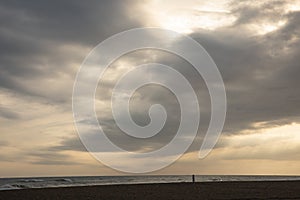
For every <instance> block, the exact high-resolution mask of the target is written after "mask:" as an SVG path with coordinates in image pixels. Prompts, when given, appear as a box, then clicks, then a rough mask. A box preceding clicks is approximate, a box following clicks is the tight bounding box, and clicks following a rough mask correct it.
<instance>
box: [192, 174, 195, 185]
mask: <svg viewBox="0 0 300 200" xmlns="http://www.w3.org/2000/svg"><path fill="white" fill-rule="evenodd" d="M192 179H193V183H195V175H194V174H193V175H192Z"/></svg>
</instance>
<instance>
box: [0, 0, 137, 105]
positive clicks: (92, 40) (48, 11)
mask: <svg viewBox="0 0 300 200" xmlns="http://www.w3.org/2000/svg"><path fill="white" fill-rule="evenodd" d="M127 4H128V2H127V1H88V2H85V1H1V2H0V26H1V29H0V71H1V72H0V87H4V88H8V89H11V90H14V91H16V92H19V93H24V94H28V95H31V96H39V97H45V98H47V99H48V100H49V101H69V100H70V97H69V96H70V93H68V92H67V93H66V95H65V96H64V97H62V96H60V95H58V94H56V93H53V94H48V95H47V94H45V93H43V92H41V91H37V90H36V89H35V88H33V87H32V86H31V85H30V84H26V83H24V82H26V81H28V80H35V82H36V83H38V82H40V85H41V87H44V85H43V84H44V83H43V81H45V80H47V79H53V80H55V79H57V80H61V79H63V78H64V76H71V77H70V79H74V77H75V70H76V69H77V68H78V67H79V64H80V63H81V62H82V60H83V59H84V56H85V55H86V54H87V53H88V52H85V53H83V54H82V55H81V54H79V55H78V54H74V53H73V52H71V53H70V52H69V51H70V49H71V50H72V48H80V47H88V48H91V47H93V46H95V45H96V44H97V43H99V42H101V41H103V40H104V39H106V38H107V37H109V36H111V35H112V34H114V33H117V32H120V31H123V30H126V29H128V28H133V27H136V26H138V24H137V22H136V21H135V19H133V18H130V15H128V7H127ZM66 45H70V46H71V47H70V48H69V49H63V47H64V46H66ZM72 45H73V46H74V47H72ZM72 53H73V54H72ZM72 63H76V64H77V65H78V66H76V65H75V66H74V64H73V66H71V65H72ZM72 70H73V71H72ZM67 81H68V82H70V85H71V84H72V83H71V81H72V80H67ZM56 90H60V88H56ZM57 98H58V99H57Z"/></svg>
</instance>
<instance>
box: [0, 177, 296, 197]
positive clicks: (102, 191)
mask: <svg viewBox="0 0 300 200" xmlns="http://www.w3.org/2000/svg"><path fill="white" fill-rule="evenodd" d="M0 199H1V200H2V199H3V200H4V199H7V200H10V199H24V200H27V199H28V200H29V199H30V200H36V199H43V200H48V199H57V200H58V199H64V200H69V199H72V200H73V199H79V200H81V199H82V200H88V199H107V200H109V199H143V200H147V199H197V200H199V199H299V200H300V181H263V182H204V183H161V184H135V185H106V186H85V187H68V188H44V189H24V190H10V191H0Z"/></svg>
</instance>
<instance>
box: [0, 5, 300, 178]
mask: <svg viewBox="0 0 300 200" xmlns="http://www.w3.org/2000/svg"><path fill="white" fill-rule="evenodd" d="M143 27H159V28H165V29H170V30H173V31H176V32H179V33H181V34H184V35H187V36H190V37H191V38H193V39H194V40H196V41H197V42H199V43H200V44H201V45H202V46H203V47H204V48H205V49H206V51H207V52H208V53H209V55H210V56H211V57H212V58H213V60H214V62H215V63H216V65H217V66H218V69H219V71H220V73H221V75H222V78H223V81H224V85H225V88H226V94H227V115H226V121H225V125H224V128H223V132H222V134H221V137H220V138H219V140H218V143H217V144H216V146H215V148H214V150H213V151H212V152H211V153H210V154H209V155H208V156H207V157H205V158H204V159H198V156H197V155H198V150H199V147H200V146H201V141H202V140H203V137H204V133H205V131H206V130H207V127H208V124H209V119H210V99H209V94H208V91H207V88H206V86H205V83H204V81H203V80H202V78H201V76H200V75H199V74H196V73H194V72H195V71H193V69H192V67H191V66H190V64H189V63H188V62H187V61H185V60H183V59H182V58H179V57H178V56H176V55H173V54H171V53H168V52H163V51H159V50H151V49H148V50H140V51H135V52H131V53H129V54H127V55H124V56H122V57H120V58H119V59H118V60H116V61H115V62H114V63H112V65H111V67H110V68H109V69H108V70H107V71H106V72H105V73H106V76H105V78H104V80H101V81H102V82H101V83H102V84H99V85H98V88H97V91H96V99H97V101H96V113H97V115H98V120H99V121H101V122H102V123H103V124H104V125H103V127H104V131H106V134H107V137H108V138H110V139H111V140H112V141H113V142H114V143H115V144H117V145H118V146H119V147H121V148H123V149H125V150H128V151H134V152H135V151H136V152H140V151H153V150H155V149H158V148H161V147H163V146H164V145H165V144H166V143H168V142H169V141H170V140H171V139H172V137H173V136H174V133H175V132H176V129H177V128H178V124H179V119H180V110H178V109H179V108H178V102H177V100H176V98H175V97H174V95H173V94H172V93H171V92H170V91H168V90H167V89H166V88H163V87H158V86H145V87H142V88H140V89H139V90H137V91H136V93H135V94H134V96H133V98H132V100H131V104H130V106H131V107H130V108H131V115H132V118H133V120H134V121H135V122H136V123H137V124H140V125H147V123H149V116H148V113H147V110H148V109H149V107H150V106H151V105H152V104H154V103H160V104H161V105H163V106H164V107H165V109H166V111H167V112H168V116H172V117H170V118H169V119H168V120H167V121H166V127H164V129H163V130H162V132H161V133H159V134H158V135H157V136H155V137H153V138H150V139H147V140H137V139H132V138H130V137H128V136H126V135H124V134H122V133H121V132H120V130H119V129H118V128H117V127H116V124H115V122H114V120H113V116H112V114H111V105H110V98H111V90H112V88H113V85H114V84H115V83H116V81H117V80H118V79H119V78H120V76H122V74H123V73H124V72H126V71H128V70H129V69H132V68H133V67H134V66H137V65H140V64H144V63H149V62H156V63H162V64H165V65H168V66H172V67H173V68H174V69H176V70H178V71H179V72H180V73H182V74H184V76H185V77H187V79H188V80H189V81H190V83H191V85H192V86H193V88H194V89H195V91H196V93H197V97H198V99H200V100H199V107H200V110H201V121H200V126H199V130H198V134H197V137H196V139H195V140H194V142H193V144H192V145H191V147H190V148H189V149H188V150H187V151H186V153H185V154H184V155H183V156H182V157H181V158H180V159H179V160H177V161H176V162H175V163H173V164H172V165H170V166H168V167H166V168H164V169H161V170H158V171H155V172H153V173H150V174H253V175H258V174H271V175H279V174H280V175H300V115H299V113H300V90H299V85H300V79H299V74H300V66H299V63H300V62H299V61H300V59H299V55H300V1H299V0H290V1H284V0H264V1H258V0H251V1H250V0H243V1H239V0H221V1H220V0H218V1H217V0H211V1H204V0H185V1H180V0H172V1H171V0H152V1H151V0H142V1H137V0H114V1H109V0H107V1H104V0H101V1H96V0H90V1H80V0H72V1H67V0H60V1H56V0H53V1H44V0H39V1H37V0H32V1H16V0H11V1H0V136H1V137H0V177H15V176H66V175H126V174H124V173H122V172H118V171H116V170H113V169H111V168H109V167H107V166H105V165H103V164H102V163H101V162H99V161H97V160H96V159H95V158H93V157H92V156H91V155H90V154H89V153H88V152H87V151H86V149H85V147H84V146H83V145H82V143H81V142H80V140H79V137H78V134H77V131H76V128H75V124H74V119H73V113H72V92H73V84H74V81H75V78H76V74H77V72H78V70H79V68H80V66H81V64H82V62H83V60H84V58H85V57H86V56H87V55H88V53H89V52H90V51H91V50H92V49H93V48H94V47H95V46H96V45H97V44H99V43H100V42H102V41H104V40H105V39H107V38H108V37H110V36H112V35H114V34H117V33H119V32H122V31H126V30H129V29H132V28H143ZM160 159H161V160H163V159H164V158H160ZM117 162H120V163H122V164H125V165H126V164H127V165H135V166H136V167H143V164H144V163H143V162H137V163H127V160H126V157H120V158H119V159H118V161H117Z"/></svg>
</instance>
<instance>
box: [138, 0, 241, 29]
mask: <svg viewBox="0 0 300 200" xmlns="http://www.w3.org/2000/svg"><path fill="white" fill-rule="evenodd" d="M227 3H228V1H218V2H200V1H188V2H184V4H183V3H182V2H176V3H173V1H172V2H171V1H150V2H149V3H147V5H145V6H144V7H143V9H144V10H145V11H146V13H147V14H148V18H147V20H146V21H147V22H146V24H147V25H149V26H159V27H162V28H166V29H170V30H173V31H177V32H179V33H192V32H194V31H195V30H196V29H206V30H215V29H217V28H220V27H224V26H230V25H232V24H233V23H234V21H235V20H236V18H235V17H234V16H233V15H231V14H230V11H229V10H228V8H227ZM187 5H188V6H187Z"/></svg>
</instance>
